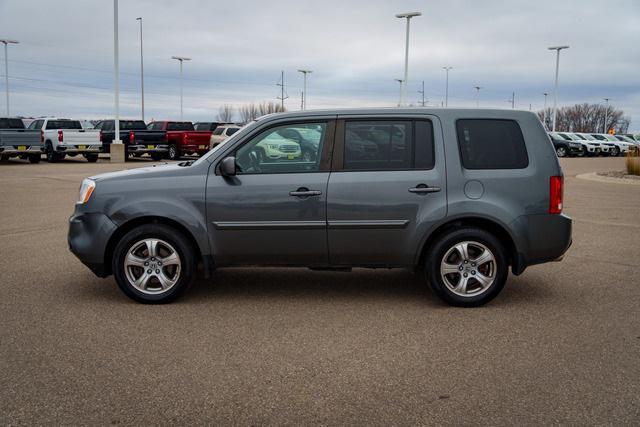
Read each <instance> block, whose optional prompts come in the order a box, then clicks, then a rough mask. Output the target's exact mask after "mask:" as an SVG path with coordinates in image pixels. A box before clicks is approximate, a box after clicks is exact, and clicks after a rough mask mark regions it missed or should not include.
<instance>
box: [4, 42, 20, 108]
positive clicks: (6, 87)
mask: <svg viewBox="0 0 640 427" xmlns="http://www.w3.org/2000/svg"><path fill="white" fill-rule="evenodd" d="M0 43H4V90H5V93H6V95H7V116H9V115H10V113H9V50H8V49H7V45H8V44H18V43H19V42H18V41H16V40H7V39H2V40H0Z"/></svg>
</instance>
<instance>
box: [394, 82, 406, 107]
mask: <svg viewBox="0 0 640 427" xmlns="http://www.w3.org/2000/svg"><path fill="white" fill-rule="evenodd" d="M394 80H395V81H397V82H398V83H400V98H398V107H400V106H402V83H404V80H402V79H394Z"/></svg>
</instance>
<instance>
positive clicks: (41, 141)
mask: <svg viewBox="0 0 640 427" xmlns="http://www.w3.org/2000/svg"><path fill="white" fill-rule="evenodd" d="M40 144H44V131H43V130H41V131H40Z"/></svg>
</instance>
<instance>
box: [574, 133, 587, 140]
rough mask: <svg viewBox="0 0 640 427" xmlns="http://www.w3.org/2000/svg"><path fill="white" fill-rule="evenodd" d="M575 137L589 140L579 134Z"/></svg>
mask: <svg viewBox="0 0 640 427" xmlns="http://www.w3.org/2000/svg"><path fill="white" fill-rule="evenodd" d="M575 136H577V137H578V138H580V139H582V140H586V139H587V138H585V137H584V135H580V134H579V133H576V134H575Z"/></svg>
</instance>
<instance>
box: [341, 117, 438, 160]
mask: <svg viewBox="0 0 640 427" xmlns="http://www.w3.org/2000/svg"><path fill="white" fill-rule="evenodd" d="M433 159H434V153H433V127H432V124H431V122H430V121H427V120H419V121H415V122H414V121H411V120H398V121H396V120H376V121H347V122H346V123H345V135H344V169H345V170H406V169H414V168H415V169H431V168H433V166H434V160H433Z"/></svg>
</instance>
